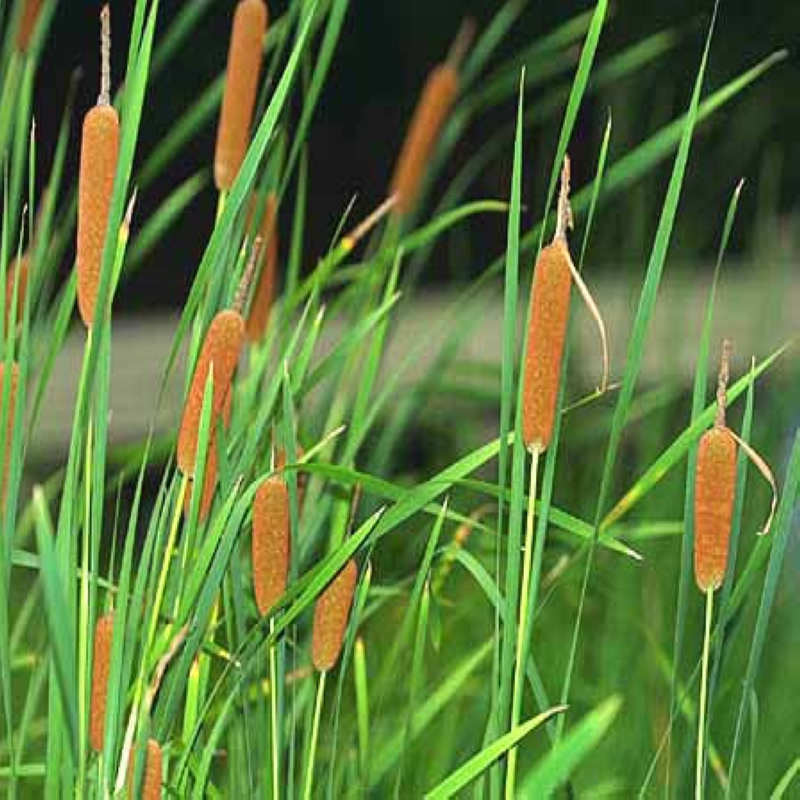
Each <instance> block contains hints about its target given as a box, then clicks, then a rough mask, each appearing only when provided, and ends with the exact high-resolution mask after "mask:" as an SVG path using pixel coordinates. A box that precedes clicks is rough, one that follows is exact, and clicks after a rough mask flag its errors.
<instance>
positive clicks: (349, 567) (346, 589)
mask: <svg viewBox="0 0 800 800" xmlns="http://www.w3.org/2000/svg"><path fill="white" fill-rule="evenodd" d="M357 578H358V567H356V562H355V561H353V560H352V559H350V561H348V562H347V563H346V564H345V565H344V567H343V568H342V570H341V572H340V573H339V574H338V575H337V576H336V577H335V578H334V579H333V580H332V581H331V582H330V583H329V584H328V587H327V588H326V589H325V591H324V592H323V593H322V594H321V595H320V596H319V599H318V600H317V603H316V605H315V606H314V627H313V631H312V634H311V662H312V663H313V665H314V668H315V669H317V670H319V671H320V672H327V671H328V670H329V669H332V668H333V667H334V665H335V664H336V662H337V661H338V659H339V653H340V652H341V649H342V643H343V641H344V633H345V630H346V629H347V619H348V617H349V616H350V606H351V604H352V602H353V592H354V591H355V588H356V580H357Z"/></svg>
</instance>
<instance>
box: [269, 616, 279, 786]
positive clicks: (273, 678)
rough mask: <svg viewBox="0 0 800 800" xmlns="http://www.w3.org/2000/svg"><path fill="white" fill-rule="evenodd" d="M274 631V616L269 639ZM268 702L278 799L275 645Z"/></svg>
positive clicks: (270, 623) (270, 661)
mask: <svg viewBox="0 0 800 800" xmlns="http://www.w3.org/2000/svg"><path fill="white" fill-rule="evenodd" d="M274 633H275V618H274V617H273V618H272V619H270V621H269V634H270V639H271V638H272V636H273V634H274ZM269 704H270V716H269V721H270V728H271V740H272V799H273V800H278V798H279V796H280V794H279V791H280V790H279V788H278V786H279V781H278V773H279V766H280V765H279V762H278V668H277V664H276V659H275V645H274V644H271V645H270V647H269Z"/></svg>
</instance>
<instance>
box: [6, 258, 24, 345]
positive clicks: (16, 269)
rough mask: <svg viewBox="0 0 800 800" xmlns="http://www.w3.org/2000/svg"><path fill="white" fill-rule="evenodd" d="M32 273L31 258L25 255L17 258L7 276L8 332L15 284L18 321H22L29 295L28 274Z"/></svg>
mask: <svg viewBox="0 0 800 800" xmlns="http://www.w3.org/2000/svg"><path fill="white" fill-rule="evenodd" d="M29 271H30V256H29V255H28V253H24V254H23V255H21V256H20V257H19V258H15V259H14V260H13V261H12V262H11V265H10V266H9V269H8V274H7V275H6V311H5V321H6V330H8V325H9V321H10V319H11V307H12V306H13V304H14V284H15V283H16V285H17V313H16V318H17V321H19V320H20V319H22V309H23V308H25V296H26V295H27V293H28V273H29Z"/></svg>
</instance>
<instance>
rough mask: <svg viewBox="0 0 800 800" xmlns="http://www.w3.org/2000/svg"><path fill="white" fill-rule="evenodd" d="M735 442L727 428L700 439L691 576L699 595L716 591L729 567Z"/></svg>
mask: <svg viewBox="0 0 800 800" xmlns="http://www.w3.org/2000/svg"><path fill="white" fill-rule="evenodd" d="M735 487H736V442H735V441H734V439H733V437H732V436H731V435H730V434H729V433H728V431H727V429H726V428H720V427H714V428H712V429H711V430H708V431H706V432H705V433H704V434H703V436H702V437H701V439H700V446H699V448H698V451H697V476H696V478H695V488H694V577H695V581H696V582H697V586H698V588H699V589H700V591H701V592H705V591H707V590H708V589H718V588H719V587H720V586H721V585H722V581H723V579H724V578H725V569H726V568H727V565H728V540H729V538H730V535H731V519H732V517H733V496H734V492H735Z"/></svg>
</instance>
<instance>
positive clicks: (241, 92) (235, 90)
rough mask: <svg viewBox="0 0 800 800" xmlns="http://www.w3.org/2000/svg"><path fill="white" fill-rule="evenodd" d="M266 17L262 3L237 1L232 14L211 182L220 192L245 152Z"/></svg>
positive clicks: (228, 184) (260, 0)
mask: <svg viewBox="0 0 800 800" xmlns="http://www.w3.org/2000/svg"><path fill="white" fill-rule="evenodd" d="M267 17H268V14H267V7H266V5H265V4H264V2H263V0H239V4H238V5H237V6H236V11H235V12H234V14H233V28H232V29H231V39H230V46H229V49H228V66H227V70H226V72H225V94H224V95H223V98H222V110H221V112H220V117H219V127H218V128H217V147H216V152H215V154H214V182H215V183H216V186H217V189H218V190H219V191H220V192H223V191H227V190H228V189H230V188H231V186H232V185H233V182H234V180H236V176H237V174H238V173H239V167H241V165H242V161H243V160H244V156H245V153H246V152H247V143H248V140H249V137H250V123H251V121H252V118H253V107H254V105H255V101H256V90H257V89H258V75H259V72H260V71H261V58H262V47H263V41H264V34H265V33H266V30H267Z"/></svg>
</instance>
